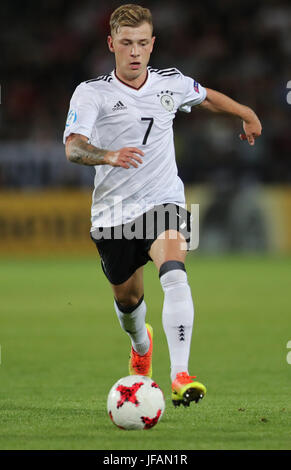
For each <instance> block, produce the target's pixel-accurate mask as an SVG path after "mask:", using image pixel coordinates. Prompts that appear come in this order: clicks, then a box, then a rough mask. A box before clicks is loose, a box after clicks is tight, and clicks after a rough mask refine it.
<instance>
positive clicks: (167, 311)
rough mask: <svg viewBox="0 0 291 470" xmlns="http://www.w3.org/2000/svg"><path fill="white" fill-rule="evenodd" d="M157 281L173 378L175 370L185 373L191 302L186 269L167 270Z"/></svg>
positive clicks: (188, 345) (190, 325)
mask: <svg viewBox="0 0 291 470" xmlns="http://www.w3.org/2000/svg"><path fill="white" fill-rule="evenodd" d="M160 282H161V285H162V288H163V291H164V294H165V296H164V305H163V315H162V320H163V327H164V331H165V333H166V337H167V341H168V347H169V353H170V361H171V380H172V381H173V380H174V379H175V377H176V374H177V373H178V372H188V361H189V355H190V346H191V338H192V328H193V322H194V305H193V301H192V296H191V291H190V287H189V284H188V282H187V274H186V272H185V271H183V270H181V269H174V270H171V271H168V272H166V273H165V274H163V275H162V276H161V277H160Z"/></svg>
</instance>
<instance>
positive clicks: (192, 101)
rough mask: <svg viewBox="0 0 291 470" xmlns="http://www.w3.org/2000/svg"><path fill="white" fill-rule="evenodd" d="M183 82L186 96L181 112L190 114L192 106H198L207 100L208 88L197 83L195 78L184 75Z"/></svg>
mask: <svg viewBox="0 0 291 470" xmlns="http://www.w3.org/2000/svg"><path fill="white" fill-rule="evenodd" d="M183 81H184V83H183V85H184V90H185V94H184V96H183V100H182V104H181V105H180V106H179V110H180V111H184V112H185V113H190V112H191V107H192V106H197V105H198V104H200V103H202V101H204V100H205V98H206V95H207V91H206V88H204V87H203V86H202V85H200V83H198V82H196V80H194V79H193V78H190V77H186V76H184V75H183Z"/></svg>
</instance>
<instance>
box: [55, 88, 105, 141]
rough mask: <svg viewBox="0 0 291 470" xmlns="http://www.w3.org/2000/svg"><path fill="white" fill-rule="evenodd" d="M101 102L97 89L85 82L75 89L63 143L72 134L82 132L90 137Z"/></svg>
mask: <svg viewBox="0 0 291 470" xmlns="http://www.w3.org/2000/svg"><path fill="white" fill-rule="evenodd" d="M99 109H100V103H98V97H97V96H96V91H95V90H94V88H92V87H91V86H90V85H87V84H86V83H85V82H83V83H81V84H80V85H79V86H77V88H76V89H75V91H74V93H73V96H72V98H71V101H70V108H69V112H68V115H67V121H66V125H65V131H64V136H63V143H64V144H65V143H66V139H67V137H68V136H69V135H70V134H82V135H84V136H86V137H88V139H90V137H91V134H92V130H93V126H94V124H95V122H96V119H97V117H98V114H99Z"/></svg>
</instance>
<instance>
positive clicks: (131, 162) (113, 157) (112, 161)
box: [104, 147, 144, 169]
mask: <svg viewBox="0 0 291 470" xmlns="http://www.w3.org/2000/svg"><path fill="white" fill-rule="evenodd" d="M139 155H140V156H141V157H143V156H144V153H143V152H142V151H141V150H139V149H138V148H136V147H124V148H122V149H120V150H116V151H112V152H111V151H109V152H107V153H106V154H105V156H104V160H105V162H106V163H107V164H108V165H111V166H121V167H122V168H126V169H128V168H130V166H133V167H135V168H138V163H142V159H141V158H140V156H139Z"/></svg>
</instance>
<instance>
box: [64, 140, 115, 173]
mask: <svg viewBox="0 0 291 470" xmlns="http://www.w3.org/2000/svg"><path fill="white" fill-rule="evenodd" d="M68 147H69V149H68V160H70V162H72V163H78V164H79V165H89V166H94V165H105V163H106V162H105V160H104V156H105V154H106V153H107V152H108V150H105V149H99V148H98V147H95V146H94V145H91V144H88V143H87V142H85V141H84V140H82V139H78V138H75V139H73V140H72V141H71V142H70V143H69V144H68Z"/></svg>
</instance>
